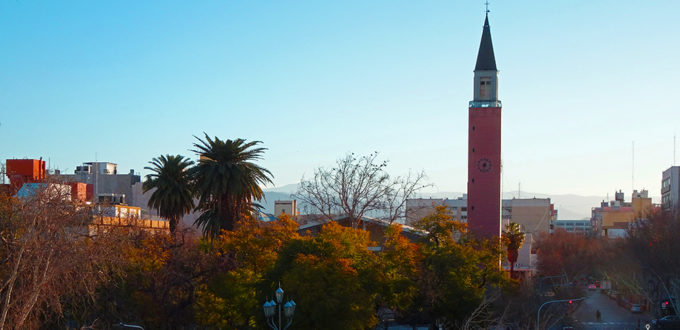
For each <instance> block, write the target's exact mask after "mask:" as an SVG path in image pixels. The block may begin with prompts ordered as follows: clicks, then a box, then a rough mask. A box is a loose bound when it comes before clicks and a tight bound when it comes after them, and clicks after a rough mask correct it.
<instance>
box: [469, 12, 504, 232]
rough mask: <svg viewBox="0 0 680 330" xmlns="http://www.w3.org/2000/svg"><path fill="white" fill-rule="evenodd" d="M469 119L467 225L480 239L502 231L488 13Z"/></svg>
mask: <svg viewBox="0 0 680 330" xmlns="http://www.w3.org/2000/svg"><path fill="white" fill-rule="evenodd" d="M468 111H469V120H468V183H467V184H468V187H467V188H468V189H467V193H468V206H467V207H468V209H467V217H468V226H469V228H470V231H471V232H472V233H473V234H474V235H475V236H477V237H479V238H493V237H499V236H500V233H501V102H500V101H499V100H498V69H497V68H496V58H495V55H494V51H493V44H492V42H491V30H490V27H489V15H488V13H487V15H486V18H485V19H484V29H483V31H482V40H481V42H480V45H479V52H478V54H477V63H476V65H475V71H474V96H473V100H472V101H470V106H469V109H468Z"/></svg>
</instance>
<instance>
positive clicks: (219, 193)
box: [193, 134, 272, 237]
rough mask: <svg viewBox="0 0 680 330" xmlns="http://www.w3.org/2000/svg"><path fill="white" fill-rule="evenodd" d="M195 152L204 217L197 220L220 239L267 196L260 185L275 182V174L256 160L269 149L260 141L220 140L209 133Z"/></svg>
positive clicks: (199, 205) (200, 225)
mask: <svg viewBox="0 0 680 330" xmlns="http://www.w3.org/2000/svg"><path fill="white" fill-rule="evenodd" d="M196 139H198V143H194V147H195V148H196V149H194V150H193V151H194V152H196V153H197V154H198V155H199V156H200V160H199V162H198V164H197V165H196V166H195V167H194V170H193V174H194V179H195V183H196V193H197V195H198V199H199V200H198V206H197V209H198V210H201V211H203V214H201V216H200V217H199V218H198V219H197V220H196V224H197V225H198V226H199V227H202V229H203V233H204V234H207V235H208V236H211V237H217V235H219V234H220V231H221V230H222V229H225V230H233V229H234V224H235V223H236V221H237V219H238V218H239V217H241V216H244V215H247V214H249V213H250V212H252V211H253V210H254V207H257V205H256V204H253V201H254V200H257V201H259V200H261V199H262V198H263V197H264V193H263V192H262V189H261V188H260V185H262V184H267V183H272V181H271V177H272V174H271V173H270V172H269V171H268V170H267V169H265V168H262V167H260V166H259V165H257V164H255V163H254V162H253V161H256V160H259V159H261V158H262V153H263V152H264V151H265V150H266V148H259V147H256V146H257V145H258V144H259V143H261V142H260V141H251V142H246V141H245V140H243V139H235V140H220V139H219V138H217V137H215V138H212V139H211V138H210V137H209V136H208V134H205V140H201V139H200V138H196Z"/></svg>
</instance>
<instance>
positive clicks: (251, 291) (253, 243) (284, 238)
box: [195, 215, 299, 329]
mask: <svg viewBox="0 0 680 330" xmlns="http://www.w3.org/2000/svg"><path fill="white" fill-rule="evenodd" d="M297 227H298V225H297V223H296V222H295V221H293V220H290V218H289V217H288V216H287V215H283V216H281V217H279V220H277V221H272V222H268V223H264V222H260V221H257V220H255V219H252V218H245V219H244V220H242V221H240V222H239V225H238V226H237V228H236V229H235V230H233V231H223V232H222V235H220V236H219V237H218V238H217V239H215V240H213V241H211V242H210V243H211V244H209V245H207V244H206V246H209V247H210V250H211V251H212V253H213V254H214V255H215V257H216V258H217V260H220V261H221V262H222V263H224V264H226V265H227V267H226V269H225V271H223V272H220V273H218V274H216V275H215V276H213V277H212V278H211V279H210V280H209V281H207V282H206V283H204V284H203V285H202V286H200V287H199V288H198V290H197V294H196V295H197V304H196V306H195V312H196V321H197V323H198V324H199V325H201V326H207V327H214V328H219V329H234V328H252V327H255V325H256V323H255V315H259V314H260V313H262V306H261V304H262V301H261V300H262V299H261V297H258V296H257V294H256V288H257V286H258V285H259V284H260V283H261V281H262V276H263V274H264V273H266V272H267V271H269V270H271V268H272V267H273V266H274V264H275V262H276V260H277V258H278V255H279V251H280V250H281V249H282V248H283V246H284V245H285V244H287V243H288V242H289V241H291V240H293V239H299V235H298V233H297Z"/></svg>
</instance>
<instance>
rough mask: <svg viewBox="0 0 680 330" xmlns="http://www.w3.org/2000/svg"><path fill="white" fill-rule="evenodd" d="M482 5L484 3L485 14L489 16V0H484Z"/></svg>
mask: <svg viewBox="0 0 680 330" xmlns="http://www.w3.org/2000/svg"><path fill="white" fill-rule="evenodd" d="M484 5H486V15H487V16H489V0H486V2H485V3H484Z"/></svg>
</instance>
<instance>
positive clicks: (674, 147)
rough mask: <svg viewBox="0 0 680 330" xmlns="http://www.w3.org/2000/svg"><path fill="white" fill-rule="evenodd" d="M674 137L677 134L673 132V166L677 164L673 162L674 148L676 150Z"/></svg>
mask: <svg viewBox="0 0 680 330" xmlns="http://www.w3.org/2000/svg"><path fill="white" fill-rule="evenodd" d="M676 138H677V135H675V133H673V166H676V165H677V163H676V162H675V150H676V146H675V139H676Z"/></svg>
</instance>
